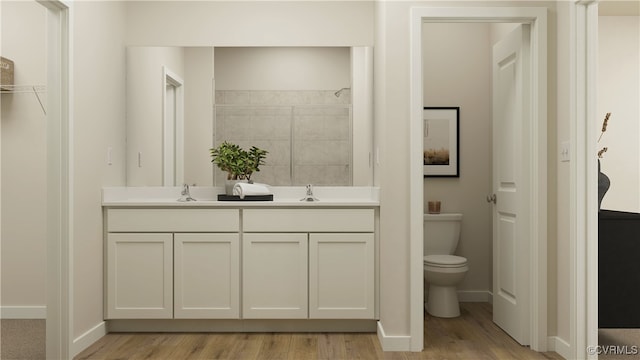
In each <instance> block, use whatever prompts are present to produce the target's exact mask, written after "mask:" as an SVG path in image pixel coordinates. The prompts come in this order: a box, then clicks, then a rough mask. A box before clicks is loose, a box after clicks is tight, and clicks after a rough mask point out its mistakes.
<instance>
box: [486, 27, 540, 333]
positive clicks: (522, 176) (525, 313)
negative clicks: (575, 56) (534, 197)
mask: <svg viewBox="0 0 640 360" xmlns="http://www.w3.org/2000/svg"><path fill="white" fill-rule="evenodd" d="M529 63H530V59H529V27H528V25H519V26H518V27H517V28H516V29H515V30H513V31H512V32H511V33H510V34H509V35H507V36H506V37H505V38H504V39H502V40H501V41H500V42H498V43H497V44H496V45H494V47H493V144H494V145H493V193H494V194H495V198H494V199H495V205H494V211H493V321H494V322H495V323H496V324H497V325H498V326H500V327H501V328H502V329H503V330H504V331H506V332H507V333H508V334H509V335H510V336H511V337H513V338H514V339H515V340H516V341H518V342H519V343H520V344H522V345H528V344H529V338H530V329H529V327H530V316H529V313H530V309H529V307H530V306H529V252H530V251H529V242H530V235H529V234H530V232H529V220H528V219H529V209H528V196H529V193H530V190H529V187H530V181H529V177H530V171H529V160H528V159H529V150H528V149H529V132H530V126H531V121H530V116H529V114H530V110H529V106H530V94H529V88H530V86H529V83H530V75H529V68H530V66H529Z"/></svg>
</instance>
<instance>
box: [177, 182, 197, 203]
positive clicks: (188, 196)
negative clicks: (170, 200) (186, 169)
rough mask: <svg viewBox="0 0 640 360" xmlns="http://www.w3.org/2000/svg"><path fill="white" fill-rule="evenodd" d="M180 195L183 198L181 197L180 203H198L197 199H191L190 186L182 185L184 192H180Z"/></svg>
mask: <svg viewBox="0 0 640 360" xmlns="http://www.w3.org/2000/svg"><path fill="white" fill-rule="evenodd" d="M180 195H182V196H181V197H180V199H178V201H196V199H194V198H192V197H191V193H190V192H189V185H188V184H183V185H182V192H180Z"/></svg>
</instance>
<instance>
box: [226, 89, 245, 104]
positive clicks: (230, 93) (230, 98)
mask: <svg viewBox="0 0 640 360" xmlns="http://www.w3.org/2000/svg"><path fill="white" fill-rule="evenodd" d="M249 99H250V92H249V91H239V90H227V91H225V92H224V103H225V104H248V103H249Z"/></svg>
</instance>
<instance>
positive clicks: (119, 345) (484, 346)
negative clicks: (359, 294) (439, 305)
mask: <svg viewBox="0 0 640 360" xmlns="http://www.w3.org/2000/svg"><path fill="white" fill-rule="evenodd" d="M461 312H462V316H461V317H459V318H455V319H439V318H434V317H431V316H429V315H428V314H427V315H425V344H424V346H425V350H423V351H422V352H421V353H412V352H383V351H382V349H381V348H380V345H379V343H378V338H377V336H376V334H361V333H241V334H239V333H215V334H203V333H180V334H168V333H143V334H140V333H138V334H129V333H127V334H125V333H119V334H118V333H112V334H108V335H107V336H105V337H103V338H102V339H100V340H99V341H98V342H96V343H95V344H93V345H91V346H90V347H89V348H87V349H86V350H85V351H83V352H82V353H80V354H78V356H76V357H75V359H76V360H82V359H95V360H98V359H238V360H253V359H295V360H300V359H327V360H337V359H399V360H400V359H405V360H411V359H434V360H445V359H448V360H454V359H465V360H467V359H468V360H476V359H509V360H512V359H562V357H560V356H559V355H558V354H556V353H554V352H549V353H536V352H534V351H531V350H529V348H527V347H523V346H520V345H519V344H517V343H516V342H515V341H514V340H513V339H511V338H510V337H509V336H508V335H506V334H505V333H504V332H503V331H502V330H500V328H498V327H497V326H496V325H494V324H493V322H492V321H491V305H490V304H487V303H462V304H461Z"/></svg>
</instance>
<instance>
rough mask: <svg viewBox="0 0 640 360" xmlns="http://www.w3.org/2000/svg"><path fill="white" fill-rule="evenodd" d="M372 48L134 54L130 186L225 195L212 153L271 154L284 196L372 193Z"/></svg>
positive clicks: (262, 178)
mask: <svg viewBox="0 0 640 360" xmlns="http://www.w3.org/2000/svg"><path fill="white" fill-rule="evenodd" d="M372 57H373V53H372V49H371V48H370V47H215V48H213V47H129V48H127V185H129V186H177V185H180V184H182V183H187V184H197V185H199V186H211V185H214V186H222V185H223V181H224V178H225V176H224V174H222V173H221V172H220V171H219V170H218V169H217V168H215V167H214V166H213V165H212V164H211V158H210V156H209V149H210V148H211V147H213V146H217V145H218V144H219V143H221V142H222V141H232V142H234V143H237V144H238V145H240V146H242V147H244V148H246V149H248V148H249V147H251V146H257V147H259V148H262V149H265V150H267V151H269V154H268V156H267V160H266V164H265V165H264V166H262V167H261V171H260V172H259V173H256V174H254V176H253V177H252V178H253V179H254V181H256V182H262V183H267V184H270V185H276V186H291V185H294V186H295V185H305V184H315V185H328V186H350V185H356V186H370V185H372V184H373V164H372V147H373V146H372V139H373V130H372V129H373V124H372V121H373V120H372V119H373V116H372V76H373V75H372V74H373V67H372Z"/></svg>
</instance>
